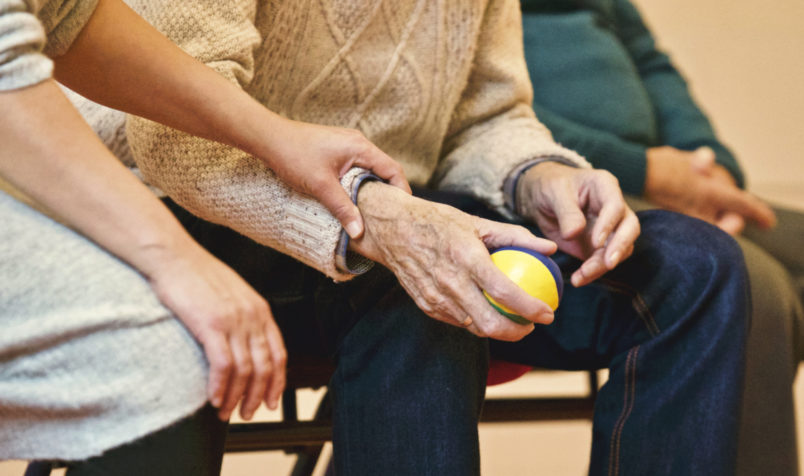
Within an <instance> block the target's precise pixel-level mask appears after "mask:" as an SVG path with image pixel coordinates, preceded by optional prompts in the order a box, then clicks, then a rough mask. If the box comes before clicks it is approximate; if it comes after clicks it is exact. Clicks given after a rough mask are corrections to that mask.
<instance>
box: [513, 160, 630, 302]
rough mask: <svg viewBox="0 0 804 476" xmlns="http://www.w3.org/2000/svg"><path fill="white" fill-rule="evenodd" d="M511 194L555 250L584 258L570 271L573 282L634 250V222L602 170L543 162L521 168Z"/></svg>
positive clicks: (613, 181) (577, 283) (585, 278)
mask: <svg viewBox="0 0 804 476" xmlns="http://www.w3.org/2000/svg"><path fill="white" fill-rule="evenodd" d="M516 193H517V207H518V210H517V212H518V213H519V214H520V215H522V216H523V217H525V218H528V219H530V220H533V221H534V222H535V223H536V224H537V225H539V228H540V229H541V231H542V232H543V233H544V234H545V236H547V237H548V238H550V239H551V240H553V241H555V242H556V243H557V244H558V248H559V249H560V250H562V251H564V252H565V253H568V254H570V255H572V256H575V257H576V258H579V259H582V260H584V263H583V264H582V265H581V267H580V268H578V270H576V271H575V272H574V273H573V274H572V278H571V279H572V284H573V285H574V286H583V285H585V284H588V283H590V282H592V281H594V280H595V279H597V278H599V277H600V276H602V275H603V274H605V273H606V272H607V271H609V270H611V269H614V267H615V266H617V264H619V263H620V262H622V261H623V260H624V259H626V258H627V257H628V256H630V255H631V253H632V252H633V250H634V241H635V240H636V238H637V237H638V236H639V233H640V227H639V220H638V219H637V217H636V214H634V212H633V211H632V210H631V209H630V208H629V207H628V205H627V204H626V203H625V199H624V198H623V195H622V192H621V191H620V187H619V185H618V183H617V179H616V178H614V176H613V175H611V174H610V173H608V172H606V171H603V170H594V169H578V168H574V167H569V166H566V165H563V164H559V163H556V162H543V163H541V164H538V165H535V166H533V167H531V168H530V169H528V170H527V171H526V172H525V174H524V175H523V176H522V178H520V180H519V184H518V186H517V192H516Z"/></svg>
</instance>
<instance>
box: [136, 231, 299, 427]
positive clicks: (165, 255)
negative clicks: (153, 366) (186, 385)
mask: <svg viewBox="0 0 804 476" xmlns="http://www.w3.org/2000/svg"><path fill="white" fill-rule="evenodd" d="M145 253H146V254H153V255H155V256H153V258H154V259H147V260H143V261H152V262H154V266H149V265H143V268H144V270H145V273H146V276H147V278H148V280H149V282H150V283H151V286H152V287H153V289H154V291H155V292H156V294H157V296H158V297H159V299H160V301H162V303H163V304H164V305H165V306H167V307H168V308H169V309H170V310H171V311H173V312H174V313H175V314H176V317H178V318H179V320H181V322H182V323H183V324H184V325H185V327H187V329H188V330H189V331H190V333H192V334H193V336H194V337H195V338H196V339H197V340H198V341H199V342H200V343H201V346H202V347H203V348H204V352H205V354H206V356H207V360H208V361H209V383H208V385H207V395H208V398H209V401H210V402H211V403H212V405H213V406H215V407H217V408H218V409H219V410H218V415H219V416H220V418H221V419H222V420H228V419H229V417H230V416H231V414H232V411H233V410H234V408H235V406H236V405H237V404H238V402H240V415H241V416H242V417H243V418H244V419H246V420H249V419H251V417H252V416H253V415H254V412H255V411H256V410H257V408H258V407H259V406H260V403H261V402H263V401H264V402H265V404H266V405H267V406H268V407H269V408H271V409H272V410H274V409H276V408H277V405H278V402H279V398H280V396H281V395H282V391H283V390H284V389H285V363H286V361H287V354H286V351H285V345H284V342H283V340H282V335H281V333H280V331H279V328H278V327H277V325H276V323H275V322H274V318H273V315H272V314H271V310H270V308H269V307H268V303H267V302H266V301H265V299H263V298H262V297H261V296H260V295H259V294H257V293H256V292H255V291H254V290H253V289H252V288H251V287H250V286H249V285H248V284H246V282H245V281H243V279H242V278H241V277H240V276H238V275H237V274H236V273H235V272H234V271H232V270H231V269H230V268H229V267H228V266H226V265H225V264H223V263H221V262H220V261H218V260H217V259H216V258H214V257H213V256H212V255H210V254H209V253H207V252H206V251H205V250H204V249H202V248H201V247H199V246H197V245H195V244H194V243H193V244H191V245H188V246H185V247H183V249H182V251H181V254H179V255H177V254H175V253H169V252H166V250H162V249H158V250H153V249H151V250H145Z"/></svg>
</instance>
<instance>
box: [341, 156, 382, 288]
mask: <svg viewBox="0 0 804 476" xmlns="http://www.w3.org/2000/svg"><path fill="white" fill-rule="evenodd" d="M375 180H376V181H382V179H380V177H378V176H376V175H374V174H373V173H371V172H368V171H366V172H363V173H361V174H360V175H358V176H357V177H355V178H354V179H352V197H351V198H352V203H357V194H358V192H359V191H360V186H361V185H363V184H364V183H366V182H372V181H375ZM349 240H351V237H350V236H349V234H348V233H346V230H341V237H340V239H339V240H338V247H337V249H336V250H335V266H336V267H337V268H338V270H339V271H342V272H344V273H349V274H353V275H358V274H363V273H365V272H366V271H368V270H370V269H371V268H372V267H373V266H374V262H373V261H371V260H370V259H367V258H366V257H364V256H363V255H360V254H358V253H355V252H353V251H351V250H349Z"/></svg>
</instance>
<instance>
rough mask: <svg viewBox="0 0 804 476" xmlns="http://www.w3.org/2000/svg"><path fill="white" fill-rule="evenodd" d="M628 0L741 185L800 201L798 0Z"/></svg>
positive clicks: (803, 12) (803, 139)
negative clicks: (727, 154)
mask: <svg viewBox="0 0 804 476" xmlns="http://www.w3.org/2000/svg"><path fill="white" fill-rule="evenodd" d="M634 1H635V3H636V4H637V5H638V6H639V7H640V9H641V11H642V13H643V15H644V16H645V17H646V19H647V20H648V22H649V24H650V25H651V26H652V28H653V30H654V32H655V33H656V35H657V37H658V38H659V43H660V46H662V47H663V48H664V49H665V50H666V51H668V52H670V53H671V55H672V57H673V59H674V60H675V62H676V64H677V66H679V67H680V69H681V70H682V72H683V73H684V74H685V76H686V77H687V78H688V79H689V81H690V83H691V85H692V90H693V93H694V95H695V97H696V99H698V101H699V103H701V104H702V105H703V107H704V109H705V110H706V111H707V112H708V113H709V115H710V117H711V118H712V119H713V122H714V123H715V127H716V128H717V130H718V132H719V133H720V136H721V137H722V138H723V139H724V141H725V142H726V143H727V144H729V145H730V146H732V148H733V149H734V150H735V152H736V153H737V155H738V158H739V159H740V161H741V163H742V164H743V167H744V169H745V170H746V171H747V173H748V177H749V187H750V188H751V189H752V190H755V191H756V192H758V193H760V194H762V195H765V196H768V197H771V198H773V197H774V196H776V197H778V198H779V199H782V200H785V201H787V202H793V203H791V204H793V205H800V206H802V207H804V92H802V88H804V24H803V23H802V18H804V1H802V0H779V1H776V2H773V4H772V7H770V6H769V4H768V3H766V2H757V1H755V0H672V1H668V0H634Z"/></svg>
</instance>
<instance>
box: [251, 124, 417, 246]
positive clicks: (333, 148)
mask: <svg viewBox="0 0 804 476" xmlns="http://www.w3.org/2000/svg"><path fill="white" fill-rule="evenodd" d="M272 148H273V151H272V152H271V153H269V154H267V155H266V156H265V157H264V160H265V161H266V163H267V164H268V166H269V167H271V169H272V170H273V171H274V172H275V173H276V174H277V175H278V176H279V177H280V178H281V179H282V180H284V181H285V183H287V184H288V185H290V186H291V187H293V188H294V189H296V190H298V191H299V192H302V193H305V194H307V195H310V196H312V197H314V198H315V199H317V200H318V201H319V202H321V204H322V205H324V206H325V207H326V208H327V209H328V210H329V211H330V212H331V213H332V214H333V215H334V216H335V218H337V219H338V221H340V222H341V225H343V227H344V229H345V230H346V232H347V233H348V234H349V236H350V237H351V238H358V237H360V235H361V234H362V233H363V220H362V218H361V215H360V211H359V210H358V208H357V205H355V204H354V203H352V200H351V199H350V198H349V195H348V194H347V193H346V191H345V190H344V189H343V187H341V184H340V178H341V177H343V175H344V174H346V172H348V171H349V169H351V168H352V167H362V168H364V169H367V170H370V171H371V172H373V173H374V174H375V175H377V176H378V177H380V178H382V179H384V180H387V181H388V182H389V183H390V184H391V185H394V186H396V187H399V188H400V189H401V190H403V191H405V192H407V193H410V186H409V185H408V182H407V180H406V179H405V172H404V171H403V170H402V166H401V165H399V163H398V162H396V161H395V160H394V159H392V158H391V157H389V156H388V155H387V154H385V153H384V152H383V151H381V150H380V149H379V148H378V147H377V146H375V145H374V144H372V143H371V141H369V140H368V139H367V138H366V137H365V136H364V135H363V134H362V133H361V132H360V131H358V130H355V129H344V128H340V127H330V126H322V125H318V124H309V123H305V122H299V121H291V120H287V119H285V120H283V121H282V122H281V125H280V126H279V130H278V131H276V140H275V141H274V143H273V144H272Z"/></svg>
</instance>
